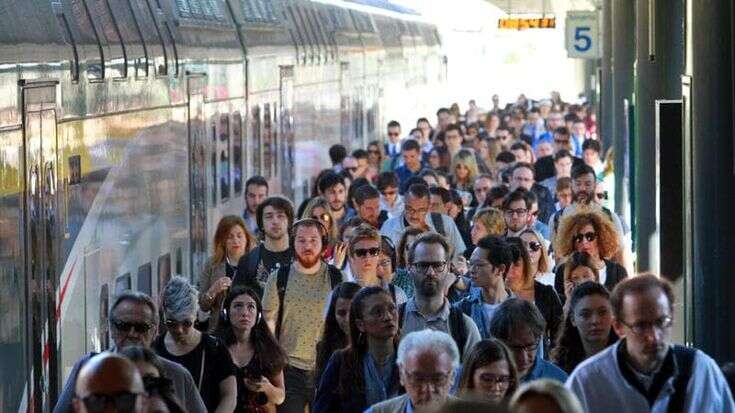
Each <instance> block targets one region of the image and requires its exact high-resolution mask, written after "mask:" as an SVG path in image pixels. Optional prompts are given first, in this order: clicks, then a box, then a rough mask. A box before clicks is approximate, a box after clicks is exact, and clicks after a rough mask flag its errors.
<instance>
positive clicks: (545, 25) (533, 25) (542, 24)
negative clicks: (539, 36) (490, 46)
mask: <svg viewBox="0 0 735 413" xmlns="http://www.w3.org/2000/svg"><path fill="white" fill-rule="evenodd" d="M555 28H556V17H540V18H521V17H513V18H507V19H499V20H498V29H509V30H526V29H555Z"/></svg>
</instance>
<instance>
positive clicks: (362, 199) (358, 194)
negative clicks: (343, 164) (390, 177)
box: [353, 184, 388, 229]
mask: <svg viewBox="0 0 735 413" xmlns="http://www.w3.org/2000/svg"><path fill="white" fill-rule="evenodd" d="M353 201H354V203H355V208H357V216H358V217H360V218H362V219H363V220H364V221H365V222H367V223H368V224H370V225H371V226H372V227H373V228H375V229H380V226H381V225H383V223H384V222H385V221H387V220H388V213H387V212H385V211H381V210H380V192H378V190H377V189H375V187H374V186H372V185H370V184H367V185H362V186H361V187H359V188H358V189H357V190H355V195H354V197H353Z"/></svg>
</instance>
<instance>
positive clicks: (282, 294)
mask: <svg viewBox="0 0 735 413" xmlns="http://www.w3.org/2000/svg"><path fill="white" fill-rule="evenodd" d="M290 270H291V266H290V265H284V266H283V267H281V268H279V269H278V272H277V273H276V288H277V289H278V318H276V339H280V338H281V325H282V324H283V303H284V301H285V298H286V287H287V286H288V273H289V271H290Z"/></svg>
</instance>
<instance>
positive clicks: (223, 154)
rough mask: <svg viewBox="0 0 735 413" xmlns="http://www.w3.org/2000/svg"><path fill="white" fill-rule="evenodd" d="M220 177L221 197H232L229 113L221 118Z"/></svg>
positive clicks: (223, 198)
mask: <svg viewBox="0 0 735 413" xmlns="http://www.w3.org/2000/svg"><path fill="white" fill-rule="evenodd" d="M219 148H220V151H219V168H220V170H219V179H220V199H222V200H225V199H227V198H229V197H230V120H229V118H228V117H227V115H221V116H220V118H219Z"/></svg>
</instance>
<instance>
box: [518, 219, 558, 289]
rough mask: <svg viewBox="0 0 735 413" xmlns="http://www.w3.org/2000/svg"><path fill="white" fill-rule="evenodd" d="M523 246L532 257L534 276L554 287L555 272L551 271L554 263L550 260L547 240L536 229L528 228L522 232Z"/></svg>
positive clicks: (544, 283) (531, 263) (532, 272)
mask: <svg viewBox="0 0 735 413" xmlns="http://www.w3.org/2000/svg"><path fill="white" fill-rule="evenodd" d="M521 240H523V246H524V247H525V248H526V252H528V257H529V258H530V266H531V274H533V278H534V279H535V280H536V281H538V282H540V283H541V284H543V285H548V286H550V287H554V276H555V275H554V273H553V272H552V271H551V269H552V267H553V265H551V263H550V262H549V261H550V260H551V258H549V254H548V252H547V250H546V240H545V239H544V237H543V236H542V235H541V234H540V233H539V232H538V231H536V230H533V229H527V230H525V231H523V232H522V233H521Z"/></svg>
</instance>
